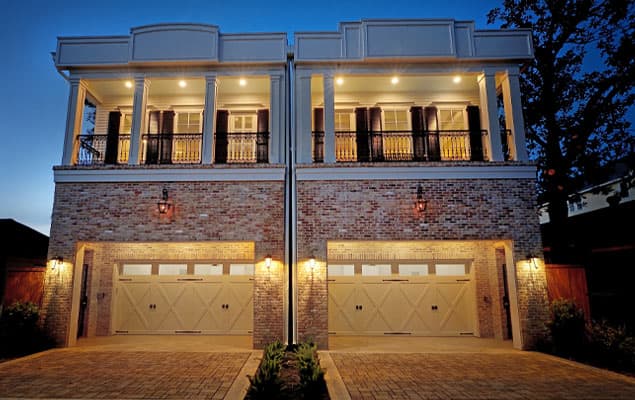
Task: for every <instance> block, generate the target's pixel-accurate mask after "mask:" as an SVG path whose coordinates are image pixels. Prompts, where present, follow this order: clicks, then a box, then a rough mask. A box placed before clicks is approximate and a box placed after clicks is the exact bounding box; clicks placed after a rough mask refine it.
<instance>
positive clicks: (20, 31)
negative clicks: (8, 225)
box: [0, 0, 501, 235]
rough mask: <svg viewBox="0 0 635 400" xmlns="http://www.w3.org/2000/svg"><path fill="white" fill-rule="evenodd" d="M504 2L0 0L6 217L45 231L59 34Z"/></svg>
mask: <svg viewBox="0 0 635 400" xmlns="http://www.w3.org/2000/svg"><path fill="white" fill-rule="evenodd" d="M500 2H501V1H500V0H480V1H465V0H444V1H434V2H433V1H423V0H419V1H413V0H392V1H385V0H384V1H373V0H366V1H332V0H322V1H313V2H290V1H279V0H268V1H251V0H250V1H240V0H239V1H213V0H208V1H194V0H180V1H171V2H164V1H160V0H159V1H157V0H155V1H147V2H145V1H116V0H110V1H82V2H72V1H57V0H48V1H46V0H41V1H33V0H0V5H1V9H2V12H1V13H0V38H1V39H2V45H3V46H4V50H3V56H2V62H1V63H0V79H1V80H2V82H1V84H0V88H1V96H0V113H1V114H0V115H1V117H2V119H1V120H2V124H1V125H0V133H1V135H2V145H0V163H1V164H0V218H13V219H15V220H16V221H18V222H21V223H23V224H25V225H28V226H30V227H32V228H34V229H36V230H38V231H40V232H43V233H45V234H47V235H48V233H49V229H50V223H51V209H52V205H53V191H54V184H53V172H52V167H53V166H54V165H58V164H59V163H60V160H61V157H62V145H63V140H64V129H65V123H66V110H67V100H68V84H67V83H66V81H65V80H64V78H63V77H62V76H60V75H59V74H58V72H57V71H56V69H55V67H54V65H53V61H52V59H51V54H50V53H51V52H52V51H55V46H56V40H57V37H58V36H90V35H127V34H129V33H130V28H131V27H136V26H142V25H148V24H154V23H163V22H195V23H206V24H213V25H218V26H219V27H220V31H221V32H225V33H236V32H287V33H288V37H289V42H290V43H292V41H293V36H292V35H293V32H296V31H336V30H337V26H338V22H340V21H359V20H360V19H368V18H454V19H458V20H474V21H475V22H476V28H477V29H485V28H495V27H494V26H488V25H487V24H486V14H487V12H488V11H489V10H490V9H492V8H493V7H496V6H498V5H499V4H500Z"/></svg>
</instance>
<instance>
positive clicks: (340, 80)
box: [335, 77, 344, 86]
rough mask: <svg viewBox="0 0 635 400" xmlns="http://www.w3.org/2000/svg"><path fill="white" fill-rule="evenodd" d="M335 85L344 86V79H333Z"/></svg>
mask: <svg viewBox="0 0 635 400" xmlns="http://www.w3.org/2000/svg"><path fill="white" fill-rule="evenodd" d="M335 83H337V85H338V86H342V85H343V84H344V78H342V77H339V78H337V79H335Z"/></svg>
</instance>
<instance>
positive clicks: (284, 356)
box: [245, 342, 330, 400]
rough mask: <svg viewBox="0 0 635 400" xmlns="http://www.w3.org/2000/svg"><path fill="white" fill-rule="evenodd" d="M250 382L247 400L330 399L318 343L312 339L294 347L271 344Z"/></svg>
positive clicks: (266, 348)
mask: <svg viewBox="0 0 635 400" xmlns="http://www.w3.org/2000/svg"><path fill="white" fill-rule="evenodd" d="M249 381H250V386H249V390H248V391H247V396H246V397H245V399H246V400H255V399H314V400H329V399H330V397H329V395H328V390H327V387H326V382H325V381H324V371H323V370H322V368H321V367H320V363H319V359H318V355H317V346H316V345H315V344H313V343H312V342H305V343H300V344H298V345H290V346H285V345H283V344H282V343H280V342H274V343H271V344H269V345H268V346H266V347H265V349H264V351H263V357H262V361H261V362H260V365H259V366H258V369H257V370H256V373H255V375H254V376H253V377H252V376H250V377H249Z"/></svg>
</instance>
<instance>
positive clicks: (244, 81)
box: [238, 78, 247, 86]
mask: <svg viewBox="0 0 635 400" xmlns="http://www.w3.org/2000/svg"><path fill="white" fill-rule="evenodd" d="M238 84H239V85H240V86H246V85H247V79H245V78H240V80H239V81H238Z"/></svg>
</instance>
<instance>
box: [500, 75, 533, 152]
mask: <svg viewBox="0 0 635 400" xmlns="http://www.w3.org/2000/svg"><path fill="white" fill-rule="evenodd" d="M502 86H503V104H504V107H505V128H506V129H509V130H511V132H512V137H513V140H512V141H511V143H508V145H509V151H510V153H511V155H512V159H514V160H516V161H528V160H529V156H528V155H527V142H526V141H525V121H524V120H523V105H522V102H521V100H520V83H519V82H518V71H507V73H506V74H505V76H504V77H503V82H502Z"/></svg>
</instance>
